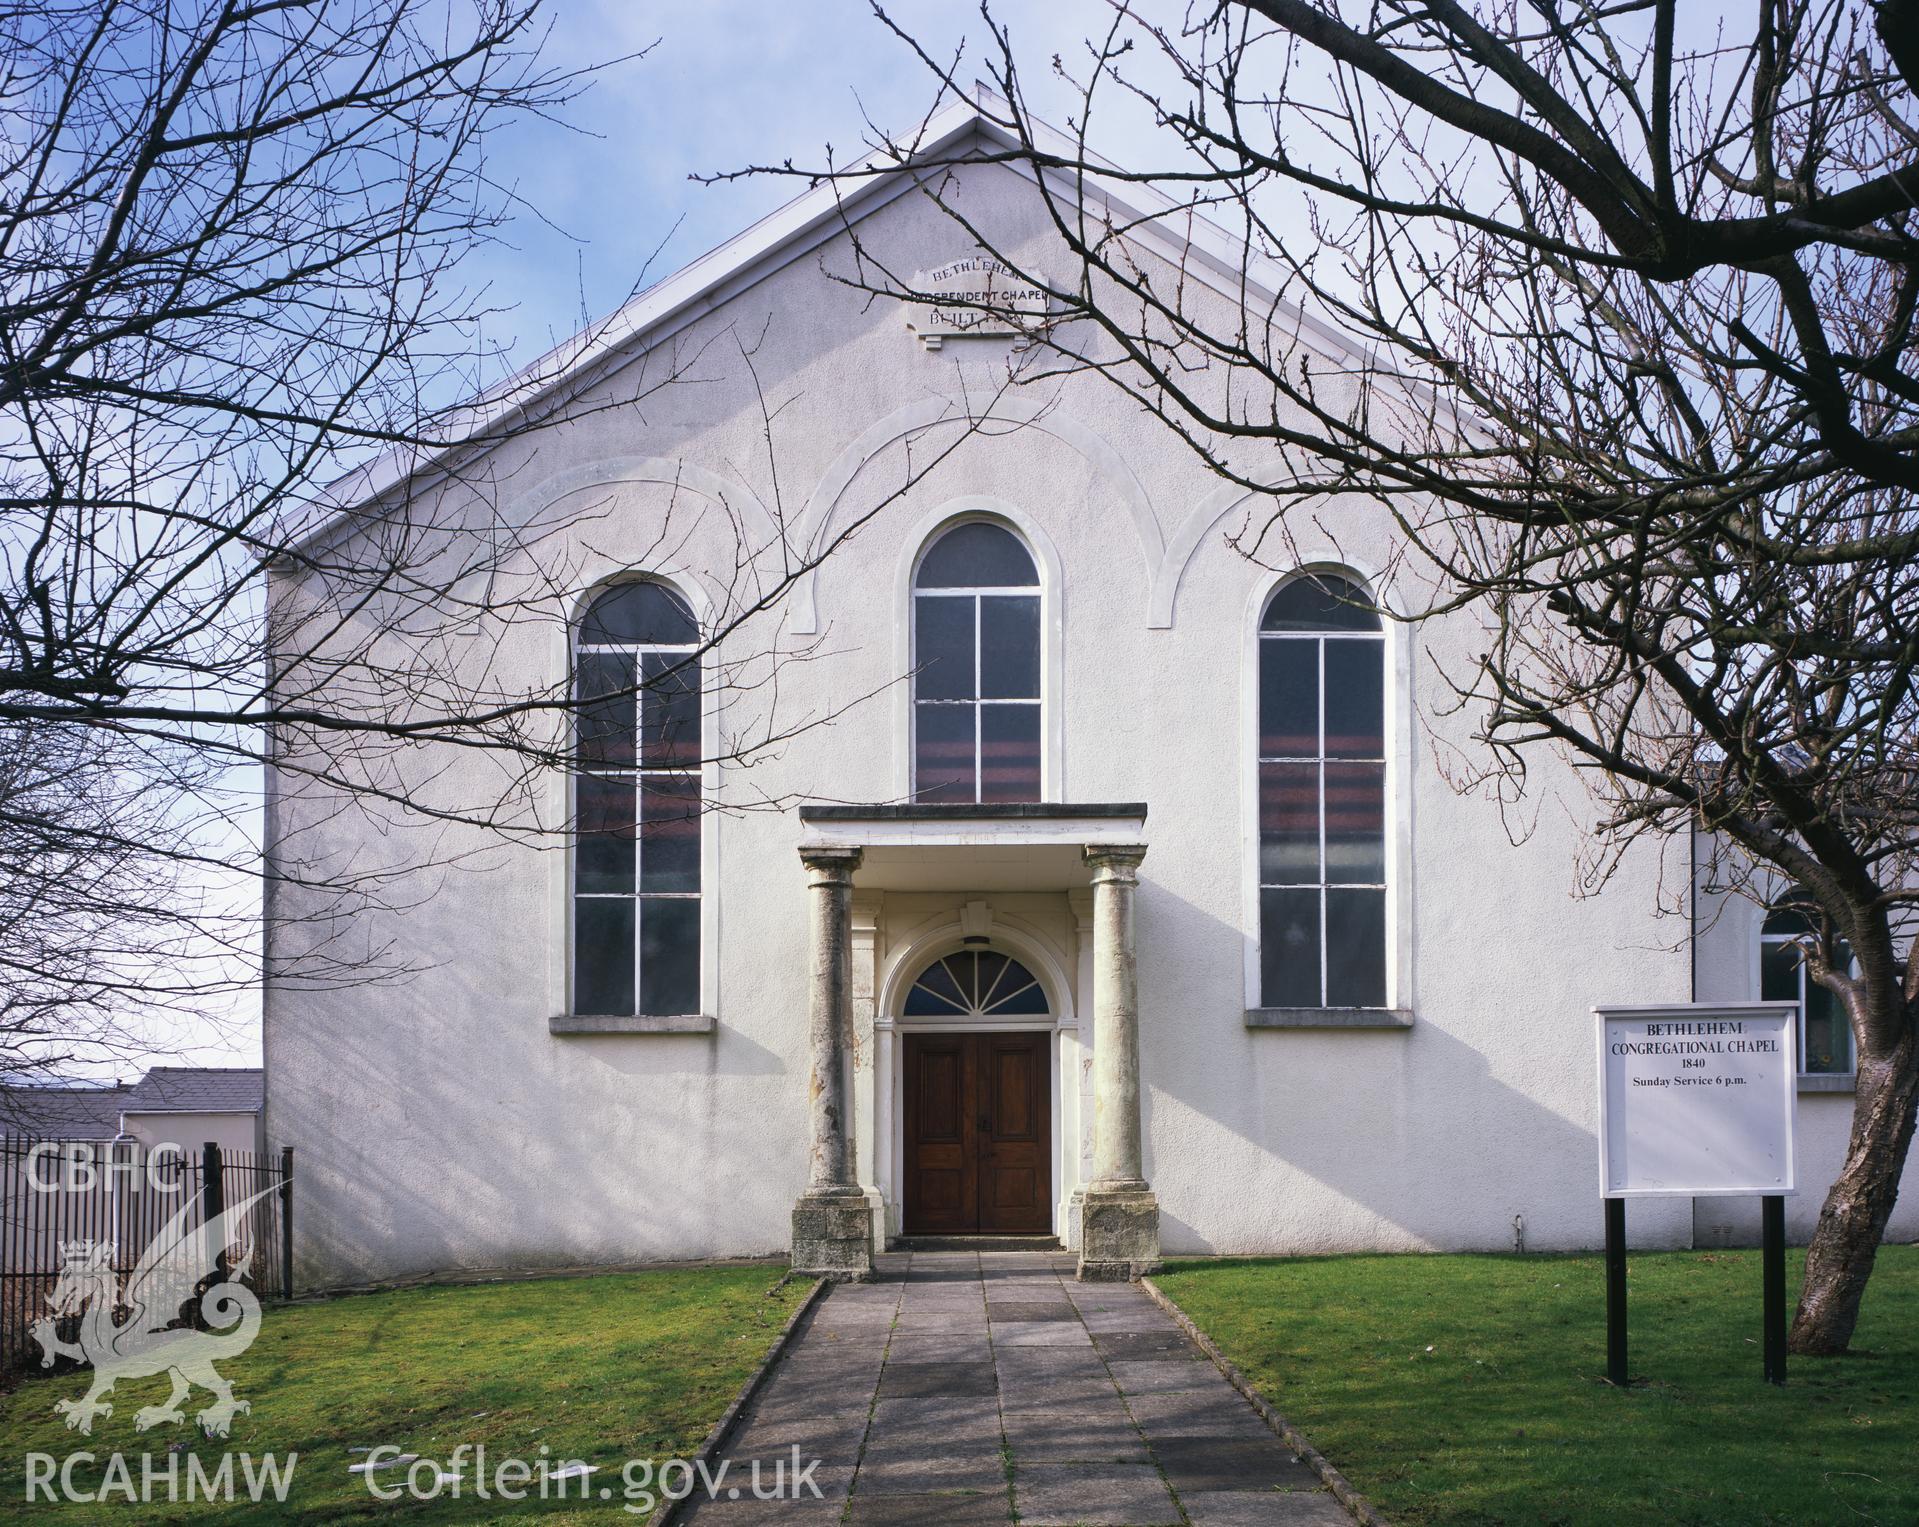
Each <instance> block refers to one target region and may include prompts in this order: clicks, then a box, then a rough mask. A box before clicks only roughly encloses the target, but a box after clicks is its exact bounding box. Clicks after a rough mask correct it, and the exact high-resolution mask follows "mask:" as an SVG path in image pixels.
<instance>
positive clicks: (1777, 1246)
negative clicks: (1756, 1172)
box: [1759, 1193, 1786, 1384]
mask: <svg viewBox="0 0 1919 1527" xmlns="http://www.w3.org/2000/svg"><path fill="white" fill-rule="evenodd" d="M1759 1210H1760V1216H1759V1223H1760V1251H1759V1260H1760V1263H1761V1264H1762V1266H1763V1268H1764V1278H1765V1286H1766V1340H1765V1352H1766V1382H1767V1383H1768V1384H1783V1383H1785V1382H1786V1200H1785V1199H1784V1198H1782V1197H1781V1196H1780V1195H1779V1194H1777V1193H1768V1194H1767V1195H1766V1196H1765V1197H1764V1198H1762V1199H1760V1200H1759Z"/></svg>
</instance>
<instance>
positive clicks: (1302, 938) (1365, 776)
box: [1258, 573, 1386, 1008]
mask: <svg viewBox="0 0 1919 1527" xmlns="http://www.w3.org/2000/svg"><path fill="white" fill-rule="evenodd" d="M1258 764H1259V940H1260V943H1259V956H1260V959H1259V965H1260V1003H1261V1005H1262V1006H1265V1007H1292V1008H1316V1007H1325V1008H1341V1007H1384V1006H1385V1005H1386V641H1385V635H1384V632H1383V631H1382V629H1381V626H1380V619H1379V614H1378V611H1377V610H1376V609H1375V608H1374V605H1373V601H1372V597H1371V596H1370V595H1369V594H1368V593H1367V591H1366V589H1365V588H1363V587H1362V586H1361V585H1360V584H1358V583H1356V582H1355V581H1353V580H1352V579H1350V578H1345V577H1341V576H1339V575H1337V574H1333V573H1312V574H1307V575H1305V576H1302V577H1298V578H1294V579H1292V580H1291V581H1289V582H1287V583H1285V584H1282V585H1281V586H1280V587H1279V588H1278V589H1277V590H1276V591H1275V592H1274V594H1273V596H1272V598H1271V599H1270V600H1268V601H1267V604H1266V609H1265V612H1264V614H1263V616H1262V617H1261V620H1260V627H1259V758H1258Z"/></svg>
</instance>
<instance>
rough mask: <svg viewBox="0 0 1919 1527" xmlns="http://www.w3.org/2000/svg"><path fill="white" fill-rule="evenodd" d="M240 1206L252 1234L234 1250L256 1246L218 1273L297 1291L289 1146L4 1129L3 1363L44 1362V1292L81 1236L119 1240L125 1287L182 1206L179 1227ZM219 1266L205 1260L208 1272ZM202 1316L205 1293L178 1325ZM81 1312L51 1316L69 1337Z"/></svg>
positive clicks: (234, 1243)
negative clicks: (158, 1141) (165, 1142)
mask: <svg viewBox="0 0 1919 1527" xmlns="http://www.w3.org/2000/svg"><path fill="white" fill-rule="evenodd" d="M250 1200H251V1202H249V1201H250ZM243 1204H244V1205H247V1208H246V1212H245V1214H244V1216H243V1220H244V1223H243V1225H242V1226H241V1227H239V1228H240V1229H243V1230H244V1232H245V1233H244V1234H239V1233H235V1234H232V1235H231V1236H230V1237H229V1240H230V1242H231V1245H230V1246H229V1248H228V1249H229V1252H232V1251H235V1250H237V1249H238V1248H239V1247H240V1246H241V1245H247V1246H250V1247H251V1248H252V1255H251V1258H250V1259H249V1262H248V1265H247V1266H246V1267H245V1268H244V1269H239V1268H236V1267H234V1266H233V1265H232V1263H231V1262H230V1261H229V1260H228V1258H227V1257H226V1256H222V1257H221V1258H220V1262H221V1269H220V1271H221V1272H224V1274H225V1275H226V1276H228V1277H233V1276H236V1275H238V1276H243V1277H244V1278H245V1279H246V1281H247V1282H248V1284H249V1285H250V1286H251V1287H252V1289H253V1291H254V1292H255V1293H256V1294H258V1295H260V1296H261V1297H262V1298H278V1299H284V1298H289V1297H291V1293H292V1289H293V1147H292V1146H287V1147H285V1148H284V1149H282V1150H280V1151H278V1152H269V1153H264V1154H263V1153H261V1152H257V1151H235V1150H223V1149H221V1147H220V1146H218V1145H216V1144H214V1143H212V1142H211V1141H209V1142H208V1143H207V1144H206V1145H204V1146H201V1147H199V1148H198V1149H195V1150H193V1151H190V1152H183V1151H179V1150H173V1149H169V1148H164V1147H156V1148H153V1149H149V1148H148V1147H146V1146H144V1145H142V1144H141V1143H140V1142H139V1141H137V1140H126V1139H122V1140H112V1141H101V1140H86V1141H81V1140H37V1139H29V1138H20V1137H9V1138H5V1139H0V1372H7V1371H11V1370H12V1369H15V1368H18V1367H22V1366H25V1365H27V1364H29V1363H38V1362H39V1361H40V1356H41V1350H40V1345H39V1343H37V1342H36V1341H34V1340H33V1335H32V1332H33V1327H34V1324H35V1323H36V1322H37V1321H38V1320H40V1319H41V1318H42V1317H43V1316H46V1315H48V1314H49V1313H50V1309H49V1305H48V1298H47V1296H48V1295H49V1294H51V1293H52V1292H53V1290H54V1287H55V1285H56V1284H57V1283H58V1282H59V1279H60V1272H61V1268H62V1266H63V1265H64V1263H65V1261H66V1258H67V1256H68V1255H69V1253H70V1252H71V1251H73V1250H74V1249H75V1247H76V1245H77V1244H78V1243H91V1244H92V1245H94V1246H98V1245H101V1244H103V1243H104V1244H108V1245H111V1246H112V1248H113V1266H114V1270H115V1271H116V1272H117V1273H118V1274H119V1275H120V1278H121V1280H122V1287H123V1288H124V1286H125V1281H124V1280H125V1279H126V1277H127V1275H128V1274H130V1273H132V1272H133V1271H134V1269H135V1268H136V1267H138V1265H139V1263H140V1258H141V1256H142V1254H143V1253H145V1251H146V1250H147V1248H148V1247H149V1246H150V1245H152V1244H153V1242H154V1240H155V1238H156V1237H158V1236H159V1235H160V1234H161V1233H162V1231H163V1230H165V1229H166V1228H167V1227H168V1226H169V1225H171V1224H172V1222H173V1221H174V1220H175V1217H176V1216H177V1215H179V1214H180V1213H181V1211H182V1210H183V1209H184V1210H185V1218H184V1219H183V1220H181V1221H180V1223H179V1225H178V1226H176V1227H175V1229H176V1230H184V1231H188V1232H193V1231H198V1230H199V1229H200V1228H201V1227H203V1226H204V1225H206V1224H207V1223H208V1222H209V1221H210V1220H212V1219H214V1218H216V1217H217V1216H218V1215H220V1214H221V1213H223V1212H224V1211H225V1210H226V1209H227V1208H228V1207H229V1206H231V1207H234V1208H238V1207H239V1206H241V1205H243ZM230 1228H232V1227H230ZM218 1276H219V1274H218V1273H216V1271H215V1269H214V1268H212V1267H209V1268H207V1269H206V1278H205V1281H206V1282H211V1281H213V1280H214V1279H215V1278H216V1277H218ZM197 1316H198V1306H197V1302H196V1303H191V1304H189V1305H186V1306H183V1307H182V1311H181V1317H180V1318H181V1322H182V1323H190V1322H191V1321H193V1320H194V1319H196V1318H197ZM79 1319H80V1317H79V1316H78V1315H73V1316H69V1317H66V1318H64V1319H58V1320H56V1321H55V1330H56V1332H57V1333H58V1334H59V1336H60V1337H61V1339H62V1340H65V1341H72V1340H74V1339H75V1337H76V1334H77V1327H78V1324H79Z"/></svg>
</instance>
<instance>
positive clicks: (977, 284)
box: [906, 254, 1051, 350]
mask: <svg viewBox="0 0 1919 1527" xmlns="http://www.w3.org/2000/svg"><path fill="white" fill-rule="evenodd" d="M912 289H913V292H914V294H915V295H917V296H921V297H924V298H926V299H928V300H926V301H923V302H915V303H913V304H911V305H910V306H909V307H908V309H907V316H906V322H907V326H908V327H909V328H911V329H912V330H914V332H916V333H917V334H918V335H919V337H920V340H921V341H922V343H924V344H925V346H926V348H927V349H929V350H937V349H939V347H940V345H941V344H942V343H943V342H944V341H946V340H948V339H958V338H992V337H998V338H1004V337H1006V336H1008V335H1014V334H1030V333H1033V332H1034V331H1036V330H1038V329H1040V328H1042V327H1043V326H1044V325H1045V323H1046V320H1047V316H1048V314H1049V312H1050V311H1051V303H1050V302H1049V300H1048V298H1047V295H1046V292H1045V289H1044V288H1042V287H1039V286H1036V285H1034V284H1033V283H1032V282H1031V281H1029V280H1027V279H1026V278H1025V277H1024V276H1022V275H1021V274H1020V273H1019V272H1018V271H1016V270H1014V269H1013V268H1012V266H1010V265H1008V264H1006V263H1005V262H1004V261H1002V260H996V259H994V258H993V257H992V256H991V255H984V254H976V255H966V256H964V257H963V258H961V259H958V260H949V261H947V263H946V264H944V265H936V266H934V267H933V269H931V270H922V271H915V272H914V273H913V288H912Z"/></svg>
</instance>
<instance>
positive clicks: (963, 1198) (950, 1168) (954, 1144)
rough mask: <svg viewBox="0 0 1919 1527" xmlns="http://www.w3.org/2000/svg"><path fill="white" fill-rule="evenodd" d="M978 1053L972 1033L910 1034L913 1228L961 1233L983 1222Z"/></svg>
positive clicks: (909, 1224)
mask: <svg viewBox="0 0 1919 1527" xmlns="http://www.w3.org/2000/svg"><path fill="white" fill-rule="evenodd" d="M974 1061H975V1056H974V1050H973V1043H972V1036H971V1035H969V1034H909V1035H907V1036H906V1088H905V1091H906V1109H905V1113H906V1117H905V1120H904V1125H905V1130H906V1228H907V1231H908V1233H909V1234H918V1235H959V1234H963V1233H965V1232H966V1231H969V1230H973V1229H975V1228H977V1227H978V1225H979V1168H978V1156H979V1146H978V1132H977V1130H976V1129H975V1127H974V1111H973V1095H974V1092H975V1091H976V1086H975V1078H974V1070H973V1068H974Z"/></svg>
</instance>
